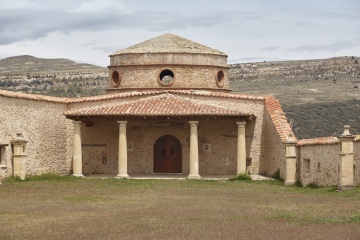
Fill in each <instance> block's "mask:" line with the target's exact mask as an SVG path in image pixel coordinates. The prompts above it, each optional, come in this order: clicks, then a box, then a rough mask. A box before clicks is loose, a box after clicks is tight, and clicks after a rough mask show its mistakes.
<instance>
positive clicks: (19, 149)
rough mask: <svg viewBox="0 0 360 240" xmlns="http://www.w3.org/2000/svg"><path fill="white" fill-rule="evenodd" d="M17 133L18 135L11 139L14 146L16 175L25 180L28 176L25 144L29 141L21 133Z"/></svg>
mask: <svg viewBox="0 0 360 240" xmlns="http://www.w3.org/2000/svg"><path fill="white" fill-rule="evenodd" d="M16 135H17V137H16V138H15V139H14V140H12V141H11V144H12V145H13V146H14V152H13V156H14V176H18V177H20V178H21V179H22V180H24V179H25V178H26V164H25V158H26V153H25V146H26V143H27V141H25V139H24V138H23V136H22V134H21V133H17V134H16Z"/></svg>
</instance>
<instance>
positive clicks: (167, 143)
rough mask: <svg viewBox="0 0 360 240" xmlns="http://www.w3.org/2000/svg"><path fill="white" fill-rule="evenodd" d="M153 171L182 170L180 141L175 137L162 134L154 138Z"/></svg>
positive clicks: (172, 171) (169, 171) (170, 171)
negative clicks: (156, 138)
mask: <svg viewBox="0 0 360 240" xmlns="http://www.w3.org/2000/svg"><path fill="white" fill-rule="evenodd" d="M154 172H155V173H181V172H182V149H181V143H180V141H179V140H178V139H177V138H176V137H174V136H171V135H164V136H162V137H160V138H159V139H158V140H156V142H155V144H154Z"/></svg>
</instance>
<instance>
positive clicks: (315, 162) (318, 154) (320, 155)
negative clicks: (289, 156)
mask: <svg viewBox="0 0 360 240" xmlns="http://www.w3.org/2000/svg"><path fill="white" fill-rule="evenodd" d="M339 153H340V143H336V144H313V145H303V146H299V147H298V161H297V168H298V170H299V171H298V172H299V180H300V181H301V183H302V184H303V185H304V186H305V185H308V184H310V183H316V184H318V185H321V186H337V185H339V176H340V170H339V169H340V165H339V164H340V155H339Z"/></svg>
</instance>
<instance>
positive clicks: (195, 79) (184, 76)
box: [109, 65, 229, 91]
mask: <svg viewBox="0 0 360 240" xmlns="http://www.w3.org/2000/svg"><path fill="white" fill-rule="evenodd" d="M165 69H169V70H171V71H172V72H173V74H174V81H173V83H172V84H171V85H163V84H161V81H160V73H161V72H162V71H163V70H165ZM220 70H222V71H223V72H224V74H225V76H224V80H223V81H222V84H221V85H220V86H219V85H218V83H217V74H218V71H220ZM113 71H118V72H119V75H120V78H121V81H120V85H119V86H118V87H113V86H112V83H111V81H112V80H111V78H112V72H113ZM144 80H145V81H144ZM109 86H110V89H109V91H115V90H117V89H118V88H120V89H121V88H133V89H136V88H164V87H166V88H212V89H228V88H229V81H228V68H227V67H216V66H214V67H213V66H206V67H197V66H180V65H176V66H172V65H159V66H118V67H110V78H109Z"/></svg>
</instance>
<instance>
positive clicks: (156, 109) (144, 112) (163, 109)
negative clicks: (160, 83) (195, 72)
mask: <svg viewBox="0 0 360 240" xmlns="http://www.w3.org/2000/svg"><path fill="white" fill-rule="evenodd" d="M64 115H65V116H68V117H71V116H199V115H207V116H252V115H253V114H251V113H248V112H244V111H241V110H240V109H239V110H233V109H229V108H226V107H222V106H217V105H213V104H208V103H206V102H205V101H199V100H195V99H191V98H186V97H182V96H176V95H172V94H169V93H165V94H161V95H157V96H151V97H147V98H145V99H140V100H136V101H133V102H130V103H129V102H125V103H116V104H114V103H112V104H109V105H105V106H93V107H86V108H75V109H71V110H68V111H66V112H65V113H64Z"/></svg>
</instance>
